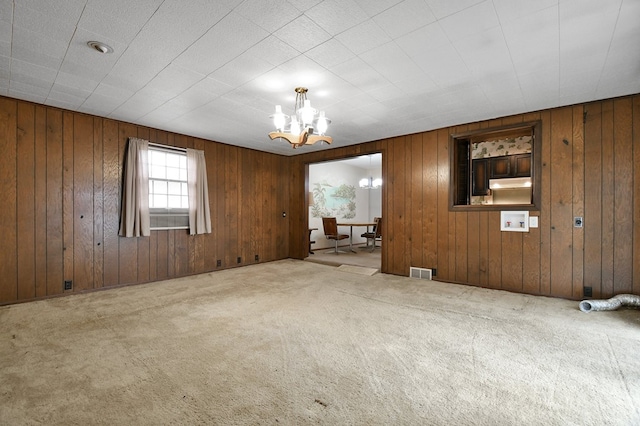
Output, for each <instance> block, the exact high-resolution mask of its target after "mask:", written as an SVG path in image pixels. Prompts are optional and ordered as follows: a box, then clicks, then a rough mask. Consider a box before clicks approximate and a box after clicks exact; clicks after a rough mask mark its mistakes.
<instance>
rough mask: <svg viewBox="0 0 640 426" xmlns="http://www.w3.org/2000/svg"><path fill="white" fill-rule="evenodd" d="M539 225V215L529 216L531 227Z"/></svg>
mask: <svg viewBox="0 0 640 426" xmlns="http://www.w3.org/2000/svg"><path fill="white" fill-rule="evenodd" d="M537 227H538V216H529V228H537Z"/></svg>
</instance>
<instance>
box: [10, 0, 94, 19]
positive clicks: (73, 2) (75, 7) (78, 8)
mask: <svg viewBox="0 0 640 426" xmlns="http://www.w3.org/2000/svg"><path fill="white" fill-rule="evenodd" d="M86 4H87V0H66V1H44V2H43V1H41V0H20V6H22V7H26V8H29V9H31V10H33V11H38V13H40V14H43V15H45V16H50V17H51V18H52V19H59V20H64V21H71V22H78V19H80V14H81V13H82V10H83V9H84V8H85V5H86Z"/></svg>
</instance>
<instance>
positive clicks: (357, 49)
mask: <svg viewBox="0 0 640 426" xmlns="http://www.w3.org/2000/svg"><path fill="white" fill-rule="evenodd" d="M335 38H336V39H337V40H339V41H340V43H342V44H343V45H344V46H345V47H347V48H348V49H349V50H351V51H352V52H353V53H355V54H356V55H360V54H362V53H364V52H367V51H369V50H371V49H374V48H376V47H380V46H382V45H384V44H387V43H389V42H390V41H391V37H389V36H388V35H387V33H385V32H384V31H383V30H382V28H380V26H379V25H378V24H376V23H375V22H374V21H373V20H369V21H365V22H363V23H362V24H359V25H356V26H355V27H353V28H350V29H349V30H347V31H345V32H343V33H342V34H338V35H337V36H336V37H335Z"/></svg>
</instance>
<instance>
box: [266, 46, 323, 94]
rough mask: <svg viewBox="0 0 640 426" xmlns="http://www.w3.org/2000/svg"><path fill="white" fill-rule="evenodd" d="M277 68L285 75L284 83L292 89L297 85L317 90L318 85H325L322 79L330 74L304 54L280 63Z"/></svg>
mask: <svg viewBox="0 0 640 426" xmlns="http://www.w3.org/2000/svg"><path fill="white" fill-rule="evenodd" d="M278 70H280V71H281V74H282V75H285V76H286V77H287V82H286V83H288V85H290V87H291V90H292V91H293V88H294V87H297V86H304V87H307V88H309V89H312V88H316V89H315V90H318V88H319V87H321V86H322V87H325V86H326V85H325V83H324V81H325V79H326V78H328V77H330V76H331V73H330V72H329V71H327V70H326V69H325V68H323V67H321V66H320V65H318V64H317V63H316V62H314V61H312V60H311V59H309V58H307V57H306V56H304V55H301V56H298V57H296V58H294V59H292V60H290V61H289V62H286V63H284V64H282V65H281V66H279V67H278ZM292 93H293V92H292Z"/></svg>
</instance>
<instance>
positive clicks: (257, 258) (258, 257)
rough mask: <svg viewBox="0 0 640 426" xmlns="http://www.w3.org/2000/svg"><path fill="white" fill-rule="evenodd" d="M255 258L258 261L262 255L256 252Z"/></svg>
mask: <svg viewBox="0 0 640 426" xmlns="http://www.w3.org/2000/svg"><path fill="white" fill-rule="evenodd" d="M255 259H256V262H258V261H260V256H258V255H257V254H256V257H255Z"/></svg>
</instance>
